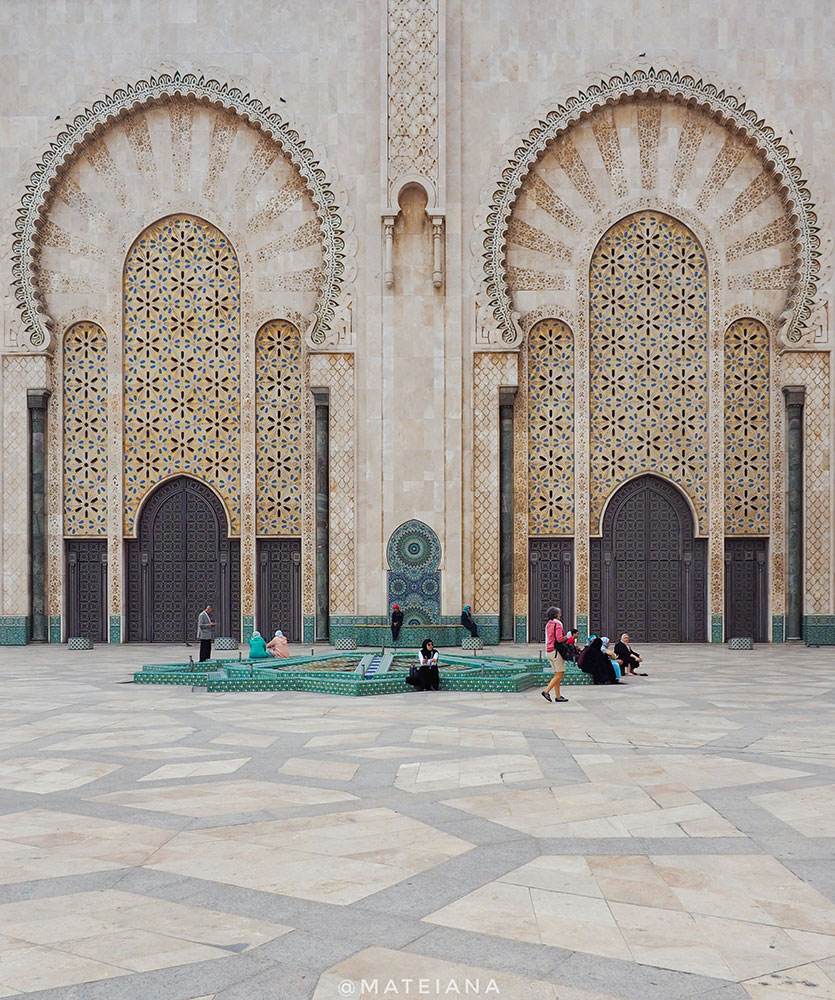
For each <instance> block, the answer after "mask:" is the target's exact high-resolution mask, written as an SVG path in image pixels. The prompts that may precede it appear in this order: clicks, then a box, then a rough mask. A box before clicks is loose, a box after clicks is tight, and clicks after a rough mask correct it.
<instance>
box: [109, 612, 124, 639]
mask: <svg viewBox="0 0 835 1000" xmlns="http://www.w3.org/2000/svg"><path fill="white" fill-rule="evenodd" d="M108 642H109V643H110V644H111V645H112V646H120V645H121V644H122V616H121V615H111V616H110V629H109V636H108Z"/></svg>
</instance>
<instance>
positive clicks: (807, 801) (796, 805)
mask: <svg viewBox="0 0 835 1000" xmlns="http://www.w3.org/2000/svg"><path fill="white" fill-rule="evenodd" d="M751 801H752V802H754V803H756V805H758V806H762V808H763V809H767V810H768V812H770V813H771V814H772V815H773V816H776V817H777V819H779V820H782V821H783V822H784V823H787V824H788V825H789V826H790V827H792V828H793V829H795V830H797V832H798V833H802V834H803V836H804V837H831V836H832V817H833V815H835V785H823V786H821V787H817V788H793V789H790V790H788V791H781V792H768V793H766V794H765V795H754V796H752V798H751Z"/></svg>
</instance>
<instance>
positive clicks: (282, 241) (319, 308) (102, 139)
mask: <svg viewBox="0 0 835 1000" xmlns="http://www.w3.org/2000/svg"><path fill="white" fill-rule="evenodd" d="M197 125H199V128H198V127H196V126H197ZM236 134H237V135H238V145H239V146H240V145H244V146H247V149H245V150H244V151H243V152H244V155H243V157H242V159H243V162H241V160H240V159H239V155H240V153H241V150H240V149H236V155H235V156H232V157H230V156H229V150H230V148H231V146H232V142H233V139H235V136H236ZM193 135H194V136H198V137H199V141H200V143H201V144H202V145H200V148H199V149H197V147H192V145H191V140H192V137H193ZM169 136H173V137H174V138H173V140H170V139H169ZM241 136H243V137H244V139H243V141H242V140H241V138H240V137H241ZM108 137H110V139H111V141H112V142H111V144H110V145H109V143H108ZM195 150H196V151H195ZM193 153H194V155H193ZM79 164H83V165H84V167H83V170H80V169H79ZM276 172H277V173H278V174H280V175H281V177H285V178H286V179H287V184H284V185H282V184H271V183H270V182H271V179H273V177H274V176H275V175H276ZM82 173H83V176H81V174H82ZM265 178H266V180H265ZM279 179H280V178H279ZM198 181H199V188H200V197H199V198H193V197H191V196H190V194H189V192H190V191H191V190H192V189H193V188H194V187H195V185H197V184H198ZM259 185H260V187H259ZM288 187H289V188H290V190H289V191H286V190H285V189H286V188H288ZM166 189H170V190H172V191H174V192H176V193H177V194H178V195H179V198H177V199H175V200H174V202H172V203H171V204H169V205H168V207H167V208H166V206H165V205H164V204H163V203H162V201H161V200H160V195H159V192H160V191H163V190H166ZM294 189H295V191H296V192H298V194H299V197H300V199H301V201H302V202H303V204H306V205H307V206H309V207H308V209H306V210H305V211H303V212H302V213H301V215H300V216H299V219H298V221H300V225H297V226H296V227H295V228H293V229H289V230H287V229H284V228H282V226H281V225H279V224H278V222H277V220H279V219H280V217H281V216H282V215H283V214H284V213H285V212H286V211H287V204H285V203H286V202H288V199H290V198H291V197H292V196H293V192H294ZM282 192H284V194H282ZM259 193H260V197H259V198H256V197H255V194H259ZM271 195H272V197H271ZM299 197H297V198H293V202H296V201H299ZM224 198H226V199H227V200H228V199H231V200H232V201H235V202H236V204H237V205H238V211H243V212H244V213H245V214H246V215H247V219H248V222H247V224H246V225H245V226H244V229H243V232H244V236H245V239H244V241H243V242H244V243H246V244H247V246H246V249H247V251H248V252H249V254H250V256H251V258H252V261H253V266H254V268H255V271H256V276H257V275H258V274H259V273H260V272H263V280H259V281H253V283H252V288H253V293H252V294H253V300H252V302H251V303H250V306H249V307H250V308H251V309H255V310H257V309H258V308H260V306H259V295H260V289H261V288H262V286H263V285H265V284H267V285H270V284H271V285H272V287H271V288H269V289H268V290H267V291H268V293H269V294H267V298H268V299H269V300H270V302H269V309H268V311H269V312H270V313H271V314H272V315H278V314H282V313H283V312H284V311H286V310H287V309H288V308H289V309H295V310H296V311H297V312H299V313H300V314H301V315H303V316H304V317H305V328H306V331H307V337H308V339H309V341H310V344H311V345H312V346H314V347H315V346H317V345H320V344H324V343H325V342H326V340H327V338H328V334H329V331H330V330H331V327H332V325H333V324H334V322H335V316H336V313H337V310H338V309H339V308H340V306H341V305H342V304H343V303H342V299H343V298H344V295H345V293H346V292H347V289H348V286H349V284H350V283H351V282H352V281H353V279H354V277H355V272H356V265H355V255H356V244H355V240H354V238H353V236H351V235H350V231H351V229H352V220H351V218H350V215H349V213H348V210H347V205H346V197H345V194H344V192H343V191H342V190H341V189H338V187H337V178H336V172H335V171H334V169H333V167H332V166H331V165H330V164H329V163H327V162H326V160H325V158H324V156H323V155H322V153H321V152H320V151H318V150H314V149H313V148H312V146H311V143H310V141H309V139H308V137H307V136H306V135H305V134H304V130H303V129H301V128H300V127H297V126H295V125H294V124H293V123H292V122H291V121H290V120H288V119H287V118H286V117H285V116H284V114H283V113H279V112H276V111H273V110H272V109H270V108H269V107H265V105H264V104H263V103H262V102H261V101H259V100H258V99H256V98H254V97H252V96H251V95H249V94H246V93H244V91H243V90H241V89H239V88H237V87H233V86H230V85H229V84H226V83H222V82H219V81H218V80H216V79H211V78H209V77H207V76H205V75H197V74H193V73H186V74H180V73H173V74H171V75H169V74H164V75H161V76H159V77H151V78H150V79H149V80H142V81H140V82H138V83H136V84H130V85H128V86H126V87H124V88H122V89H119V90H117V91H115V92H114V93H112V94H109V95H108V96H106V97H104V98H102V99H100V100H97V101H95V102H94V103H93V104H92V105H90V106H88V107H85V108H84V109H83V111H81V112H79V113H78V114H77V115H76V116H75V117H74V118H73V119H72V122H71V124H70V125H69V126H68V127H66V128H64V129H63V130H62V131H61V132H60V133H59V134H58V135H57V136H56V137H55V139H54V140H53V141H52V143H51V144H50V146H49V149H47V150H46V152H45V153H44V154H43V157H42V158H41V160H40V162H39V164H38V166H37V168H36V169H35V171H34V172H33V173H32V175H31V177H30V179H29V182H28V183H27V185H26V192H25V194H24V196H23V198H22V201H21V207H20V209H19V213H18V219H17V224H16V228H15V237H14V244H13V277H14V288H15V296H16V298H17V301H18V304H19V307H20V309H21V312H22V318H23V322H24V326H25V328H26V333H27V342H28V346H29V348H30V349H31V350H36V351H40V350H49V349H50V347H51V336H52V331H53V330H54V328H55V318H56V315H63V314H64V313H65V312H66V311H67V309H69V308H72V304H73V303H72V299H73V297H75V299H76V300H77V299H78V298H79V297H83V296H87V297H89V296H91V295H96V294H103V295H104V294H107V293H108V291H112V289H108V288H106V287H102V280H101V275H100V274H99V273H98V272H100V271H101V270H102V269H103V265H104V264H105V263H106V261H107V259H108V255H111V256H112V254H111V251H112V247H111V246H110V243H111V242H113V239H115V240H116V243H118V242H119V240H118V233H119V232H122V231H123V230H128V231H132V232H133V233H136V232H139V231H140V230H141V229H142V228H143V226H142V225H141V221H142V220H141V219H139V218H136V217H135V214H136V213H135V209H137V208H140V209H141V208H142V207H143V206H147V205H148V204H150V205H152V206H153V207H154V211H155V212H156V213H157V217H158V215H161V214H165V213H166V211H172V210H175V211H183V210H186V211H189V212H192V213H194V214H196V215H200V216H203V217H208V218H213V217H216V216H215V213H213V212H212V211H210V210H209V209H208V208H207V207H205V203H207V202H208V203H211V202H212V201H213V200H214V202H215V203H217V202H219V201H220V202H222V201H223V199H224ZM247 199H249V202H248V201H247ZM62 202H64V203H66V204H67V207H68V209H69V213H70V214H71V213H72V212H77V213H78V214H79V216H80V219H82V220H84V225H83V226H82V225H81V224H80V223H79V220H78V219H77V220H76V222H77V223H79V224H78V225H77V226H76V227H75V230H74V229H73V227H72V226H70V227H69V229H68V228H67V227H66V226H65V225H61V224H60V223H59V221H58V220H56V218H55V217H54V214H55V213H54V210H55V206H56V203H58V204H60V203H62ZM155 202H156V203H158V204H155ZM247 204H250V205H251V206H254V207H255V208H257V212H256V211H253V210H249V211H247V210H246V206H247ZM160 209H161V210H160ZM231 214H233V213H230V215H231ZM256 216H257V218H256ZM65 218H66V213H65ZM94 223H99V225H96V224H94ZM114 231H115V235H114ZM91 233H92V234H93V235H92V236H91V235H90V234H91ZM240 249H244V247H242V246H241V247H239V250H240ZM70 252H71V255H72V256H73V257H78V256H80V257H81V258H82V259H84V260H85V262H86V263H87V265H88V266H87V268H86V270H87V272H88V273H87V274H86V275H76V274H75V273H74V272H73V271H72V269H70V268H66V270H61V267H60V263H61V260H62V259H63V258H62V255H66V254H69V253H70ZM288 254H291V255H292V254H296V259H297V260H298V262H299V266H297V267H294V266H293V265H292V264H291V265H290V266H280V267H276V266H275V258H276V255H284V257H285V258H286V256H287V255H288ZM299 254H301V257H299ZM314 258H315V259H314ZM259 269H260V270H259ZM62 297H63V298H62ZM68 297H69V300H70V301H65V300H67V298H68ZM262 297H263V296H262ZM277 300H278V301H277ZM282 306H283V308H282ZM343 322H344V321H343Z"/></svg>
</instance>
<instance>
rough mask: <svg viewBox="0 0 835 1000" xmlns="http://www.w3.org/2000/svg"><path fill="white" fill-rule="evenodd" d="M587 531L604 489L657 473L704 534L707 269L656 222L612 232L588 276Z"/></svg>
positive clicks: (641, 217) (689, 242)
mask: <svg viewBox="0 0 835 1000" xmlns="http://www.w3.org/2000/svg"><path fill="white" fill-rule="evenodd" d="M589 302H590V310H589V312H590V315H589V320H590V322H589V338H590V344H589V354H590V365H591V385H590V401H589V409H590V424H591V454H590V460H591V468H592V469H593V470H594V473H595V474H594V475H593V476H592V477H591V482H592V485H591V490H590V493H591V496H590V505H591V524H592V530H593V531H595V530H596V526H597V524H598V521H599V518H600V514H601V511H602V509H603V504H604V503H605V501H606V497H607V496H608V495H609V494H610V493H611V491H612V487H613V486H614V485H616V484H618V483H620V482H623V481H624V480H625V479H628V478H630V477H632V476H634V475H636V474H638V473H641V472H660V473H662V474H663V475H665V476H667V477H669V478H670V479H672V480H673V482H675V483H676V484H678V485H679V486H680V487H681V488H682V489H683V490H684V491H685V492H686V493H687V494H688V495H689V496H690V499H691V500H692V501H693V503H694V506H695V508H696V513H697V516H698V522H699V524H700V525H705V524H706V520H705V512H706V505H707V504H706V499H707V498H706V480H707V458H706V447H705V441H706V439H707V407H706V405H705V403H706V399H707V261H706V259H705V255H704V252H703V250H702V248H701V246H700V245H699V243H698V241H697V240H696V238H695V237H694V236H693V234H692V233H691V232H690V230H689V229H688V228H687V227H686V226H684V225H683V224H682V223H680V222H678V221H677V220H676V219H673V218H671V217H669V216H666V215H663V214H661V213H659V212H639V213H637V214H635V215H630V216H627V217H626V218H625V219H622V220H621V221H620V222H618V223H616V224H615V225H614V226H612V228H611V229H610V230H609V231H608V232H607V233H606V235H605V236H604V237H603V239H602V240H600V242H599V243H598V245H597V248H596V250H595V252H594V256H593V257H592V261H591V267H590V275H589Z"/></svg>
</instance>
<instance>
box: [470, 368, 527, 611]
mask: <svg viewBox="0 0 835 1000" xmlns="http://www.w3.org/2000/svg"><path fill="white" fill-rule="evenodd" d="M517 372H518V362H517V359H516V355H515V354H501V353H498V352H497V353H492V352H483V351H478V352H477V353H476V354H475V355H474V356H473V427H474V429H475V434H474V438H475V440H474V442H473V456H472V462H473V465H472V474H473V480H472V481H473V522H474V523H473V533H472V539H473V541H472V545H473V596H472V605H473V607H474V608H475V609H476V610H477V611H478V612H479V614H483V615H485V614H497V613H498V611H499V388H500V387H501V386H503V385H506V386H512V385H515V384H516V382H517V378H518V374H517Z"/></svg>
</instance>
